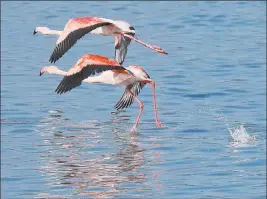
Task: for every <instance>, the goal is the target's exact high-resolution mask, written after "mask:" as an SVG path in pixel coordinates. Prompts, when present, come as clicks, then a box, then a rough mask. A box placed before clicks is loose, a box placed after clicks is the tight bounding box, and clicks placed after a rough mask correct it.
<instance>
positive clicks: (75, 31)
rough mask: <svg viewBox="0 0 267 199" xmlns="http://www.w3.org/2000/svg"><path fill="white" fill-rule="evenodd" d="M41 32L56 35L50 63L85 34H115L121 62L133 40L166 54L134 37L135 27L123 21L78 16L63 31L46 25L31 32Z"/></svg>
mask: <svg viewBox="0 0 267 199" xmlns="http://www.w3.org/2000/svg"><path fill="white" fill-rule="evenodd" d="M38 32H39V33H42V34H45V35H58V36H59V38H58V40H57V42H56V47H55V49H54V51H53V53H52V55H51V57H50V59H49V61H50V62H51V63H55V62H56V61H57V60H58V59H60V58H61V57H62V56H63V55H64V54H65V53H66V52H67V51H68V50H69V49H70V48H71V47H72V46H73V45H74V44H75V43H76V42H77V41H78V40H79V39H80V38H82V37H83V36H84V35H85V34H87V33H91V34H98V35H103V36H115V60H116V61H117V62H118V63H119V64H122V63H123V61H124V59H125V57H126V54H127V48H128V46H129V44H130V43H131V40H134V41H136V42H138V43H140V44H142V45H144V46H146V47H148V48H151V49H152V50H155V51H156V52H159V53H162V54H167V53H166V52H165V51H164V50H162V49H161V48H160V47H158V46H155V45H150V44H146V43H144V42H142V41H140V40H138V39H136V38H134V35H135V29H134V28H133V27H132V26H131V25H130V24H128V23H127V22H125V21H114V20H111V19H105V18H99V17H78V18H72V19H70V20H69V21H68V22H67V23H66V25H65V28H64V30H63V31H58V30H50V29H49V28H47V27H36V28H35V30H34V31H33V34H36V33H38Z"/></svg>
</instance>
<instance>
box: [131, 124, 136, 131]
mask: <svg viewBox="0 0 267 199" xmlns="http://www.w3.org/2000/svg"><path fill="white" fill-rule="evenodd" d="M131 133H136V126H135V125H134V126H133V127H132V129H131Z"/></svg>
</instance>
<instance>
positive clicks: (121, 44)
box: [115, 33, 134, 64]
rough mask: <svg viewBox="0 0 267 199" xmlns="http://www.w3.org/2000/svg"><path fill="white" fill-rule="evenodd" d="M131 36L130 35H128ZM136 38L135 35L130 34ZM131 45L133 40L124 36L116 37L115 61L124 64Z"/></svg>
mask: <svg viewBox="0 0 267 199" xmlns="http://www.w3.org/2000/svg"><path fill="white" fill-rule="evenodd" d="M127 34H130V33H127ZM130 35H132V36H134V34H133V33H132V34H130ZM130 43H131V39H130V38H128V37H125V36H123V35H119V36H116V37H115V60H116V61H117V62H118V63H119V64H122V63H123V62H124V59H125V57H126V55H127V51H128V46H129V45H130Z"/></svg>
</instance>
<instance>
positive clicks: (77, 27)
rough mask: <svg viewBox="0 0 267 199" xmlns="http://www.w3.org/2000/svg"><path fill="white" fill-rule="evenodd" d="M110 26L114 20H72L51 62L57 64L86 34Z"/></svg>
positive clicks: (59, 40) (68, 23) (92, 18)
mask: <svg viewBox="0 0 267 199" xmlns="http://www.w3.org/2000/svg"><path fill="white" fill-rule="evenodd" d="M110 24H112V20H105V19H104V18H97V17H79V18H72V19H70V20H69V21H68V22H67V24H66V25H65V28H64V30H63V32H62V34H61V35H60V36H59V38H58V40H57V42H56V47H55V49H54V51H53V53H52V55H51V57H50V59H49V61H50V62H51V63H55V62H56V61H57V60H58V59H59V58H61V57H62V56H63V55H64V54H65V53H66V52H67V51H68V50H69V49H70V48H71V47H72V46H73V45H74V44H75V43H76V42H77V41H78V40H79V39H80V38H82V37H83V36H84V35H85V34H87V33H89V32H91V31H92V30H94V29H96V28H99V27H102V26H106V25H110Z"/></svg>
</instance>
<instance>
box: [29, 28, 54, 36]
mask: <svg viewBox="0 0 267 199" xmlns="http://www.w3.org/2000/svg"><path fill="white" fill-rule="evenodd" d="M49 30H50V29H49V28H47V27H36V28H35V29H34V31H33V35H35V34H36V33H38V32H40V33H43V34H46V33H47V32H48V31H49Z"/></svg>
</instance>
